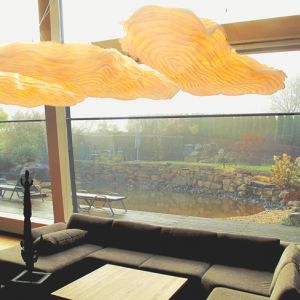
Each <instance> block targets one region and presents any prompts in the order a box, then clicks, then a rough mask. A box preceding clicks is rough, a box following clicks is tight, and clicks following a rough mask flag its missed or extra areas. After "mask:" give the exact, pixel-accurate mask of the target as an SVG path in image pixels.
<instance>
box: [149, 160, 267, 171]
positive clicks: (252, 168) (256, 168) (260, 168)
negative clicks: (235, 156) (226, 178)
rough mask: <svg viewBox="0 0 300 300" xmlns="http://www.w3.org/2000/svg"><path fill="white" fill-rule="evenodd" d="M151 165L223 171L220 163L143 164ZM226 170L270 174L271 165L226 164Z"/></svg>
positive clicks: (164, 162)
mask: <svg viewBox="0 0 300 300" xmlns="http://www.w3.org/2000/svg"><path fill="white" fill-rule="evenodd" d="M145 163H151V164H166V163H167V164H172V165H177V166H203V167H213V168H218V169H223V165H222V164H220V163H202V162H187V161H151V162H145ZM225 169H226V170H232V169H242V170H247V171H254V172H263V173H270V169H271V165H246V164H226V165H225Z"/></svg>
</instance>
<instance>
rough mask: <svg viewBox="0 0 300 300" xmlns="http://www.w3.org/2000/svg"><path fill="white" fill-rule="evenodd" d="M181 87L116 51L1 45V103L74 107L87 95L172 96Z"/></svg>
mask: <svg viewBox="0 0 300 300" xmlns="http://www.w3.org/2000/svg"><path fill="white" fill-rule="evenodd" d="M177 92H178V87H177V85H176V84H175V83H174V82H172V81H171V80H169V79H168V78H166V76H165V75H163V74H160V73H158V72H157V71H155V70H151V69H150V68H149V67H145V66H142V65H139V64H137V63H136V62H135V61H134V60H133V59H131V58H130V57H127V56H125V55H123V54H121V53H120V52H118V51H117V50H114V49H103V48H100V47H98V46H94V45H92V44H59V43H55V42H40V43H14V44H9V45H6V46H2V47H0V102H1V103H5V104H16V105H22V106H27V107H33V106H38V105H52V106H66V105H68V106H69V105H73V104H76V103H78V102H80V101H82V100H84V99H85V98H87V97H97V98H115V99H119V100H131V99H136V98H140V97H142V98H150V99H169V98H172V97H173V96H174V95H175V94H176V93H177Z"/></svg>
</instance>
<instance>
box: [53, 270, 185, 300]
mask: <svg viewBox="0 0 300 300" xmlns="http://www.w3.org/2000/svg"><path fill="white" fill-rule="evenodd" d="M186 281H187V279H186V278H181V277H175V276H169V275H164V274H158V273H153V272H148V271H142V270H136V269H130V268H125V267H120V266H115V265H109V264H107V265H105V266H103V267H101V268H99V269H97V270H95V271H93V272H91V273H89V274H87V275H85V276H83V277H81V278H79V279H78V280H76V281H74V282H72V283H70V284H68V285H66V286H64V287H62V288H61V289H59V290H57V291H55V292H53V293H52V295H55V296H58V297H61V298H64V299H76V300H93V299H94V300H96V299H105V300H120V299H122V300H129V299H130V300H133V299H134V300H136V299H143V300H150V299H151V300H166V299H170V298H171V297H172V296H173V295H174V294H175V293H176V292H177V291H178V290H179V289H180V288H181V287H182V286H183V285H184V284H185V283H186Z"/></svg>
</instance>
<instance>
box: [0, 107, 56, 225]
mask: <svg viewBox="0 0 300 300" xmlns="http://www.w3.org/2000/svg"><path fill="white" fill-rule="evenodd" d="M7 107H9V106H4V105H2V106H1V107H0V195H1V201H0V212H5V213H13V214H23V187H22V185H21V182H20V176H21V175H24V173H25V170H28V171H29V173H30V175H31V176H32V178H33V186H32V187H31V199H32V210H33V216H34V217H39V218H46V219H53V207H52V197H51V184H50V179H49V167H48V149H47V139H46V124H45V120H44V114H43V113H40V112H39V109H36V110H29V109H23V110H22V109H19V110H18V111H16V112H14V113H13V114H9V113H10V112H11V111H13V109H11V110H10V109H6V108H7Z"/></svg>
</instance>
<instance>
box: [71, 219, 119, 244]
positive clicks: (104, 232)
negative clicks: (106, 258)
mask: <svg viewBox="0 0 300 300" xmlns="http://www.w3.org/2000/svg"><path fill="white" fill-rule="evenodd" d="M112 222H113V220H112V219H110V218H99V217H93V216H85V215H81V214H73V215H72V216H71V218H70V220H69V222H68V224H67V228H78V229H82V230H86V231H87V232H88V233H87V235H86V240H87V242H89V243H92V244H97V245H107V244H109V242H110V237H111V227H112Z"/></svg>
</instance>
